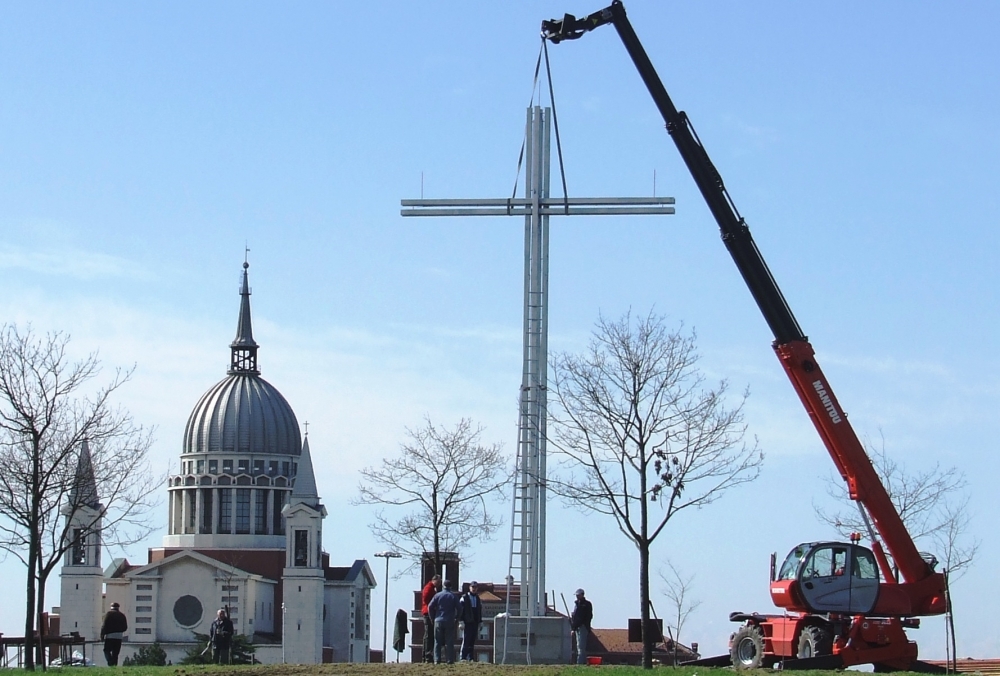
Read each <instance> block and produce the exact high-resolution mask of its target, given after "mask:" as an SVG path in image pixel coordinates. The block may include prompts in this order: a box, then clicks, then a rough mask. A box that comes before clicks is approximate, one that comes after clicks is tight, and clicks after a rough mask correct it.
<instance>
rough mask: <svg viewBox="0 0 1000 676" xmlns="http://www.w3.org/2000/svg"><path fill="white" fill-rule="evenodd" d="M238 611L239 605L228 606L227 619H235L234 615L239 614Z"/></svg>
mask: <svg viewBox="0 0 1000 676" xmlns="http://www.w3.org/2000/svg"><path fill="white" fill-rule="evenodd" d="M239 612H240V608H239V606H229V619H231V620H235V619H236V615H237V614H239Z"/></svg>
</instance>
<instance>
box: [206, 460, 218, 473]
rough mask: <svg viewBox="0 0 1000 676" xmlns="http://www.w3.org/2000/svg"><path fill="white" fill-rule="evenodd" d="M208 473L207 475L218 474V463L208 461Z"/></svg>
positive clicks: (216, 461)
mask: <svg viewBox="0 0 1000 676" xmlns="http://www.w3.org/2000/svg"><path fill="white" fill-rule="evenodd" d="M208 473H209V474H218V473H219V461H218V460H209V461H208Z"/></svg>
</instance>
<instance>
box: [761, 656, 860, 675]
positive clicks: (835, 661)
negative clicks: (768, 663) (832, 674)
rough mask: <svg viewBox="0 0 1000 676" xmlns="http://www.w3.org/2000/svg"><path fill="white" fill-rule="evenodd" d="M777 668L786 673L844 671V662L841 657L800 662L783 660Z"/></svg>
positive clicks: (816, 658)
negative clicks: (822, 670) (805, 670)
mask: <svg viewBox="0 0 1000 676" xmlns="http://www.w3.org/2000/svg"><path fill="white" fill-rule="evenodd" d="M775 668H778V669H782V670H786V671H801V670H803V669H824V670H827V669H843V668H844V660H843V659H842V658H841V657H840V655H820V656H819V657H803V658H802V659H798V660H782V661H780V662H778V663H777V664H775Z"/></svg>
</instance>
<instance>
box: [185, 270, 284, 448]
mask: <svg viewBox="0 0 1000 676" xmlns="http://www.w3.org/2000/svg"><path fill="white" fill-rule="evenodd" d="M249 267H250V265H249V263H247V262H245V261H244V263H243V283H242V286H241V288H240V313H239V318H238V320H237V323H236V338H235V339H234V340H233V342H232V343H231V344H230V346H229V347H230V350H231V352H232V359H231V362H230V368H229V371H228V375H227V376H226V377H225V378H223V379H222V380H220V381H219V382H217V383H216V384H215V385H213V386H212V387H211V388H210V389H209V390H208V391H207V392H206V393H205V394H203V395H202V397H201V399H199V400H198V403H197V404H196V405H195V407H194V410H193V411H191V416H190V417H189V418H188V422H187V425H186V426H185V428H184V446H183V451H182V452H183V453H241V454H242V453H266V454H275V455H299V453H300V452H301V447H302V437H301V435H300V434H299V423H298V420H296V418H295V412H294V411H293V410H292V407H291V406H290V405H289V404H288V401H286V400H285V398H284V397H283V396H282V395H281V393H280V392H279V391H278V390H277V389H276V388H275V387H274V386H273V385H271V384H270V383H269V382H267V381H266V380H264V379H263V378H261V377H260V371H259V370H258V368H257V348H258V347H259V346H258V345H257V343H256V341H255V340H254V338H253V321H252V318H251V314H250V284H249V280H248V276H247V269H248V268H249Z"/></svg>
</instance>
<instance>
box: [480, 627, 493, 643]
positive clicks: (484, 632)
mask: <svg viewBox="0 0 1000 676" xmlns="http://www.w3.org/2000/svg"><path fill="white" fill-rule="evenodd" d="M479 640H480V641H489V640H490V625H488V624H486V623H485V622H483V623H482V624H481V625H479Z"/></svg>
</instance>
